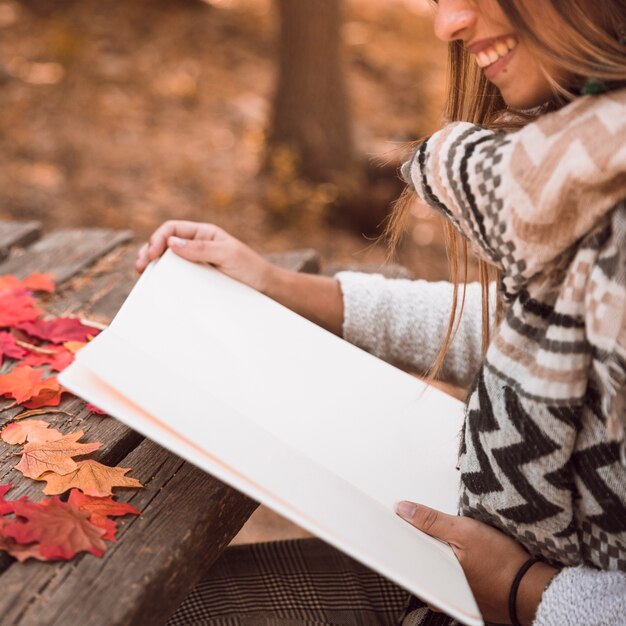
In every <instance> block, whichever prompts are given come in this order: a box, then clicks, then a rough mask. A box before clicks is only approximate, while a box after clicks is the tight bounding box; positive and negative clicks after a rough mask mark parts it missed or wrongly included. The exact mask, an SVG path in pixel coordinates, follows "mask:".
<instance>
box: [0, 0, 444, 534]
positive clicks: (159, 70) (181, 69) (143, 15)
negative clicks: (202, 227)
mask: <svg viewBox="0 0 626 626" xmlns="http://www.w3.org/2000/svg"><path fill="white" fill-rule="evenodd" d="M346 5H347V6H346V20H345V25H344V27H343V38H344V42H345V44H346V58H345V64H346V69H347V79H348V84H349V91H350V96H351V104H352V111H353V118H354V128H355V137H356V143H357V147H358V150H359V152H360V154H361V155H362V156H363V159H365V160H370V161H371V162H372V163H383V162H385V161H389V160H390V161H392V162H393V163H395V164H396V165H398V164H399V163H400V160H401V158H402V155H403V154H406V144H407V142H410V141H413V140H415V139H417V138H419V137H422V136H424V135H426V134H428V133H429V132H432V131H433V130H435V129H436V128H437V126H438V125H439V123H440V116H441V110H442V106H443V98H444V88H445V77H444V72H445V56H446V54H445V47H444V46H442V45H441V44H440V43H439V42H437V41H436V40H435V38H434V37H433V35H432V19H431V14H430V9H429V8H428V3H427V0H346ZM275 17H276V16H275V14H274V12H273V10H272V1H271V0H210V1H209V0H207V1H204V2H203V1H200V0H128V1H126V2H119V0H57V1H55V2H52V1H50V0H19V1H18V0H0V218H2V219H15V220H24V219H35V220H40V221H41V222H43V224H44V226H45V228H46V229H48V230H50V229H56V228H61V227H71V226H81V227H88V226H102V227H110V228H129V229H131V230H133V231H134V233H135V234H136V236H137V238H138V239H139V240H141V239H143V238H145V237H147V236H148V235H149V234H150V232H151V231H152V230H153V229H154V228H155V227H156V226H158V225H159V224H160V223H161V222H162V221H163V220H165V219H170V218H175V219H190V220H201V221H211V222H215V223H217V224H220V225H221V226H223V227H224V228H226V229H227V230H229V231H230V232H232V233H233V234H235V235H236V236H238V237H240V238H241V239H243V240H244V241H246V242H247V243H249V244H250V245H252V246H253V247H255V248H256V249H258V250H260V251H262V252H276V251H284V250H289V249H294V248H308V247H311V248H315V249H316V250H318V251H319V253H320V254H321V255H322V258H323V260H324V262H325V263H327V264H331V263H332V264H340V265H342V264H343V265H351V264H355V263H357V264H358V263H361V264H363V263H367V264H373V265H378V264H381V263H382V262H383V261H384V258H385V247H384V246H383V245H381V244H378V245H375V244H374V242H373V240H372V239H371V238H366V237H364V236H363V235H362V234H361V233H359V232H350V231H348V230H346V229H338V228H333V227H331V226H329V225H328V224H327V223H326V222H325V221H324V220H323V219H317V220H305V221H303V220H302V219H299V216H298V215H294V216H293V218H292V219H287V220H282V221H281V223H280V226H277V222H276V220H275V219H274V218H273V216H272V213H271V210H269V211H268V207H266V206H263V205H262V203H261V202H260V201H259V199H258V198H259V193H258V191H259V189H258V184H257V173H258V170H259V166H260V163H261V158H262V155H263V149H264V141H265V132H266V124H267V118H268V113H269V106H270V104H269V103H270V97H271V94H272V89H273V85H274V81H275V63H274V58H275V57H274V55H275V34H276V23H275V21H276V20H275ZM398 261H399V262H400V263H402V264H404V265H405V266H407V267H408V268H409V269H410V270H411V271H412V273H413V274H414V275H415V276H416V277H421V278H426V279H429V280H437V279H443V278H446V277H447V262H446V255H445V249H444V246H443V239H442V235H441V227H440V223H439V218H438V217H436V216H435V215H433V213H432V212H431V211H430V210H429V209H427V208H425V207H422V206H419V205H415V206H414V208H413V209H412V217H411V222H410V226H409V229H408V231H407V237H406V239H405V242H404V245H403V246H402V247H401V248H400V250H399V254H398ZM302 534H303V531H301V530H300V529H298V528H297V527H295V526H293V525H292V524H289V523H286V522H285V521H284V520H282V519H281V518H279V517H278V516H276V515H274V514H272V513H271V512H270V511H268V510H267V509H265V508H263V507H261V509H259V511H258V512H257V514H255V516H253V518H252V520H251V521H250V522H249V523H248V524H247V525H246V527H245V528H244V530H243V531H242V533H241V535H240V536H239V537H238V539H237V541H238V542H246V541H259V540H267V539H277V538H286V537H295V536H301V535H302Z"/></svg>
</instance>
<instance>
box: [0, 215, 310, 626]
mask: <svg viewBox="0 0 626 626" xmlns="http://www.w3.org/2000/svg"><path fill="white" fill-rule="evenodd" d="M137 247H138V246H137V244H135V243H133V242H132V235H131V233H130V232H128V231H113V230H104V229H92V228H89V229H72V230H59V231H55V232H50V233H46V234H42V232H41V227H40V225H39V224H38V223H35V222H28V223H13V222H1V221H0V275H2V274H15V275H17V276H18V277H24V276H26V275H28V274H30V273H32V272H42V273H52V274H54V275H55V277H56V282H57V285H58V288H57V292H56V293H55V294H52V295H50V296H46V297H44V298H42V301H43V307H44V308H45V309H46V311H47V312H49V313H50V314H53V315H57V316H59V315H80V316H81V317H85V318H88V319H91V320H95V321H100V322H104V323H107V322H108V321H110V320H111V319H112V317H113V316H114V314H115V313H116V311H117V310H118V308H119V307H120V305H121V304H122V302H123V301H124V299H125V298H126V296H127V295H128V293H129V292H130V290H131V288H132V286H133V284H134V283H135V281H136V279H137V276H136V274H135V271H134V259H135V253H136V250H137ZM272 260H273V261H274V262H276V263H279V264H282V265H283V266H285V267H289V268H290V269H296V270H299V271H308V272H316V271H318V270H319V263H318V261H317V256H316V255H315V253H314V252H313V251H302V252H292V253H287V254H284V255H274V256H273V258H272ZM60 408H62V409H63V410H64V411H66V412H67V413H68V414H70V415H71V416H72V417H68V416H67V415H62V414H50V416H49V417H48V418H47V420H48V421H49V422H50V423H51V424H52V425H53V426H54V427H56V428H58V429H59V430H61V431H64V432H70V431H76V430H79V429H82V430H84V432H85V436H84V438H83V441H100V442H102V443H103V446H102V447H101V448H100V449H99V450H98V451H97V452H95V453H94V454H93V455H92V457H91V458H95V459H97V460H99V461H101V462H103V463H105V464H106V465H111V466H113V465H119V466H122V467H131V468H133V469H132V472H130V475H131V476H133V477H136V478H138V479H139V480H141V482H142V483H143V484H144V485H145V487H144V488H143V489H139V490H129V489H126V490H117V495H118V499H119V500H121V501H128V502H131V503H132V504H133V505H134V506H136V507H137V508H138V509H139V510H140V511H141V515H139V516H137V517H132V518H130V517H126V518H122V519H121V521H120V523H119V530H118V535H117V536H118V539H117V543H107V550H106V552H105V553H104V556H103V557H102V558H96V557H94V556H92V555H90V554H85V553H82V554H79V555H78V556H77V557H75V558H74V559H72V560H71V561H67V562H48V563H42V562H38V561H34V560H32V559H30V560H28V561H27V562H25V563H23V564H20V563H18V562H16V561H14V560H13V559H12V558H11V557H9V556H8V555H7V554H6V553H1V554H0V589H1V590H2V593H0V616H1V617H0V623H1V624H2V625H3V626H8V625H9V624H15V625H18V624H19V625H20V626H41V625H43V624H45V625H46V626H48V625H49V626H53V625H58V626H73V625H76V626H78V625H80V626H92V625H93V626H96V625H99V626H105V625H106V626H115V625H118V624H149V625H151V626H157V625H159V624H164V623H165V622H166V621H167V619H168V618H169V617H170V616H171V615H172V614H173V612H174V611H175V610H176V608H177V606H178V605H179V604H180V603H181V601H182V600H183V599H184V598H185V596H186V595H187V594H188V593H189V592H190V591H191V589H192V588H193V587H194V585H195V584H196V583H197V582H198V580H199V578H200V577H201V575H202V574H203V573H204V572H205V571H206V570H207V569H208V568H209V566H210V565H211V563H212V562H213V561H214V560H215V559H216V558H217V557H218V556H219V554H220V553H221V552H222V550H223V549H224V548H225V547H226V546H227V545H228V543H229V542H230V541H231V539H232V538H233V537H234V536H235V534H236V533H237V532H238V531H239V530H240V528H241V527H242V526H243V524H244V523H245V521H246V520H247V519H248V517H249V516H250V515H251V514H252V513H253V511H254V510H255V508H256V507H257V503H256V502H254V501H252V500H250V499H249V498H247V497H246V496H244V495H242V494H241V493H239V492H237V491H235V490H234V489H232V488H230V487H228V486H226V485H224V484H223V483H221V482H220V481H218V480H216V479H215V478H213V477H211V476H209V475H208V474H206V473H204V472H203V471H201V470H199V469H197V468H196V467H194V466H193V465H191V464H189V463H187V462H186V461H183V460H181V459H180V458H178V457H177V456H175V455H174V454H171V453H170V452H168V451H167V450H165V449H163V448H161V447H160V446H158V445H156V444H155V443H153V442H152V441H150V440H148V439H146V438H144V437H143V436H142V435H140V434H138V433H136V432H134V431H133V430H131V429H129V428H128V427H126V426H124V425H123V424H122V423H120V422H118V421H117V420H115V419H112V418H101V417H97V416H94V415H92V413H91V412H90V411H89V410H88V409H87V408H86V406H85V403H84V402H83V401H82V400H80V399H78V398H76V397H73V396H71V397H67V398H66V399H65V400H64V401H63V402H62V405H61V407H60ZM0 410H1V407H0ZM19 410H20V409H19V408H13V409H6V410H4V411H2V413H1V414H0V416H1V417H2V420H1V421H0V424H4V423H6V422H7V421H8V420H10V419H11V418H12V417H14V416H15V415H16V414H17V413H18V412H19ZM16 462H17V458H16V457H15V448H14V447H13V446H9V445H6V444H4V443H2V442H0V484H6V483H9V482H12V483H13V485H14V486H13V489H12V490H11V492H10V494H9V496H8V497H10V498H11V499H15V498H18V497H21V496H23V495H27V496H29V497H30V498H32V499H34V500H39V499H40V498H41V497H42V487H43V486H44V483H42V482H38V481H33V480H30V479H27V478H25V477H23V476H22V475H21V474H20V473H19V472H18V471H17V470H15V469H13V468H14V466H15V465H16Z"/></svg>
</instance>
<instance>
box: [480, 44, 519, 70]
mask: <svg viewBox="0 0 626 626" xmlns="http://www.w3.org/2000/svg"><path fill="white" fill-rule="evenodd" d="M515 46H517V40H516V39H515V37H507V38H506V39H505V40H500V41H498V42H496V43H495V44H494V45H493V46H491V47H490V48H487V49H486V50H481V51H480V52H479V53H478V54H476V55H475V56H476V63H478V67H481V68H484V67H488V66H489V65H492V64H493V63H495V62H496V61H497V60H498V59H500V58H502V57H503V56H506V55H507V54H508V53H509V52H510V51H511V50H513V48H515Z"/></svg>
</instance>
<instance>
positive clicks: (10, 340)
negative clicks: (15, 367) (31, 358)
mask: <svg viewBox="0 0 626 626" xmlns="http://www.w3.org/2000/svg"><path fill="white" fill-rule="evenodd" d="M27 354H28V351H27V350H24V348H21V347H20V346H18V345H17V344H16V343H15V338H14V337H13V335H12V334H11V333H7V332H5V331H0V365H2V359H3V357H5V356H8V357H9V358H11V359H21V358H22V357H25V356H26V355H27Z"/></svg>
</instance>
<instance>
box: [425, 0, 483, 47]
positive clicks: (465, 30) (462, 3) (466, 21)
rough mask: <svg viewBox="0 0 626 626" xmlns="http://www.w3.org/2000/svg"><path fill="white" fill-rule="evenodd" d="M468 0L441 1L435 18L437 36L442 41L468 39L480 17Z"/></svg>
mask: <svg viewBox="0 0 626 626" xmlns="http://www.w3.org/2000/svg"><path fill="white" fill-rule="evenodd" d="M471 4H473V3H470V2H468V1H467V0H439V3H438V4H437V13H436V17H435V35H437V37H439V39H441V40H442V41H454V40H455V39H468V37H469V32H470V30H471V28H472V27H473V26H474V25H475V24H476V20H477V18H478V15H477V13H476V10H475V9H474V8H473V7H472V6H471Z"/></svg>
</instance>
